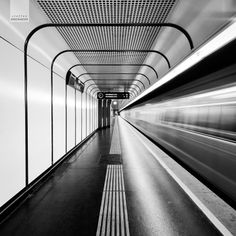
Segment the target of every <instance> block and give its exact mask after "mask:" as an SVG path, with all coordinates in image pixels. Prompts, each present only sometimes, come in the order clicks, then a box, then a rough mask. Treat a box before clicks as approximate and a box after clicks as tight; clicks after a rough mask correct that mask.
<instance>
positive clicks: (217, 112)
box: [208, 106, 221, 129]
mask: <svg viewBox="0 0 236 236" xmlns="http://www.w3.org/2000/svg"><path fill="white" fill-rule="evenodd" d="M220 116H221V107H220V106H210V107H209V111H208V124H209V128H213V129H219V126H220V118H221V117H220Z"/></svg>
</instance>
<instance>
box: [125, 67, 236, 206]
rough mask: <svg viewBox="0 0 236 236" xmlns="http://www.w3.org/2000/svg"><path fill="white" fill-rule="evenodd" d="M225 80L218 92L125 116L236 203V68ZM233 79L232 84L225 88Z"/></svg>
mask: <svg viewBox="0 0 236 236" xmlns="http://www.w3.org/2000/svg"><path fill="white" fill-rule="evenodd" d="M221 74H222V72H221ZM223 74H224V76H223V78H222V76H221V79H220V80H221V83H217V86H212V85H210V86H208V87H209V88H207V89H205V90H204V89H201V90H198V91H197V92H193V91H191V93H187V94H184V95H182V96H181V95H180V94H181V93H179V95H178V96H176V97H172V98H169V99H167V100H162V99H160V101H158V100H157V99H155V101H152V100H150V101H146V102H145V103H142V104H140V105H136V106H135V107H132V108H129V109H126V110H123V111H121V113H120V115H121V117H123V118H124V119H126V120H127V121H128V122H130V123H131V124H132V125H133V126H134V127H136V128H137V129H138V130H140V131H141V132H143V133H144V134H145V135H146V136H148V137H149V138H150V139H152V140H153V141H155V142H156V143H157V144H159V145H160V146H161V147H163V148H164V149H165V150H167V151H168V153H170V154H172V156H173V157H175V158H176V159H177V160H179V161H181V163H184V165H185V166H186V167H188V168H189V169H190V170H193V173H196V174H197V176H199V177H200V179H201V180H205V181H206V183H209V186H212V187H213V188H214V190H216V192H218V193H222V194H223V196H225V197H226V199H228V200H230V201H231V202H233V203H235V202H236V171H235V170H236V83H235V82H234V81H235V76H236V70H235V67H234V69H233V73H232V67H231V68H230V69H228V70H224V73H223ZM229 77H231V79H230V83H225V82H224V81H229V79H228V78H229ZM211 81H212V79H211ZM206 83H207V82H206ZM206 87H207V86H206ZM195 90H196V89H195Z"/></svg>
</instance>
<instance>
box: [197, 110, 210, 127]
mask: <svg viewBox="0 0 236 236" xmlns="http://www.w3.org/2000/svg"><path fill="white" fill-rule="evenodd" d="M197 111H198V120H197V125H198V126H201V127H207V126H208V112H209V107H207V106H202V107H199V108H198V110H197Z"/></svg>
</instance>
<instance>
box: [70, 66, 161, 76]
mask: <svg viewBox="0 0 236 236" xmlns="http://www.w3.org/2000/svg"><path fill="white" fill-rule="evenodd" d="M77 66H83V67H84V66H140V67H141V66H146V67H149V68H151V69H152V70H153V71H154V73H155V75H156V78H157V79H158V74H157V71H156V70H155V69H154V67H152V66H150V65H148V64H136V63H125V64H121V63H112V64H109V63H105V64H100V63H81V64H75V65H73V66H71V67H70V68H69V69H68V71H70V70H72V69H73V68H75V67H77Z"/></svg>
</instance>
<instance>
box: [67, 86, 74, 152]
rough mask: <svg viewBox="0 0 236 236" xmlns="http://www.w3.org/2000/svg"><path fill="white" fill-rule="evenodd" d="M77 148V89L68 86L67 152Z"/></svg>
mask: <svg viewBox="0 0 236 236" xmlns="http://www.w3.org/2000/svg"><path fill="white" fill-rule="evenodd" d="M74 146H75V89H74V88H71V87H70V86H67V151H69V150H70V149H72V148H73V147H74Z"/></svg>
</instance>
